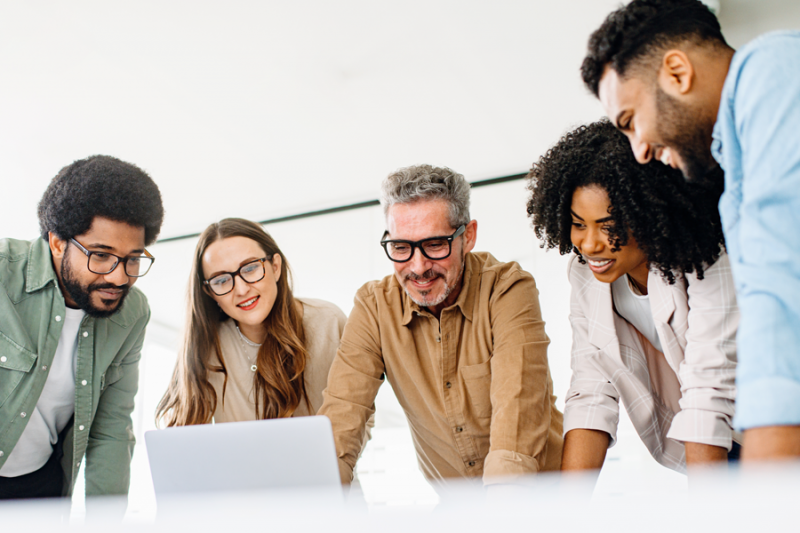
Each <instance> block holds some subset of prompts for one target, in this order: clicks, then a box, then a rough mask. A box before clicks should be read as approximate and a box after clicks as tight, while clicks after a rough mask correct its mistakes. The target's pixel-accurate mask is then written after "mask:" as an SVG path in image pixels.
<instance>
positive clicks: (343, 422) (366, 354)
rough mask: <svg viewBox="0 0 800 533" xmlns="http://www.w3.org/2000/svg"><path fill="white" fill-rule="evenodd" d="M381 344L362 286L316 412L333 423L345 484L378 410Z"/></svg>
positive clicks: (372, 311) (372, 309) (340, 468)
mask: <svg viewBox="0 0 800 533" xmlns="http://www.w3.org/2000/svg"><path fill="white" fill-rule="evenodd" d="M370 304H372V305H370ZM380 346H381V345H380V328H379V326H378V321H377V317H376V316H375V305H374V298H373V297H372V295H371V294H370V293H369V292H368V291H367V290H366V289H365V288H362V289H361V290H359V292H358V293H357V294H356V297H355V305H354V307H353V311H352V313H351V314H350V317H349V318H348V320H347V324H346V325H345V328H344V334H343V335H342V341H341V344H340V345H339V350H338V352H337V353H336V357H335V359H334V360H333V364H332V365H331V370H330V373H329V374H328V386H327V388H326V389H325V391H323V393H322V396H323V403H322V407H320V409H319V412H318V413H317V414H320V415H324V416H327V417H328V418H329V419H330V421H331V425H332V426H333V438H334V442H335V444H336V453H337V455H338V458H339V473H340V475H341V479H342V483H350V482H351V481H352V480H353V471H354V469H355V465H356V461H357V460H358V457H359V455H360V453H361V451H362V449H363V447H364V444H365V442H366V440H367V439H368V438H369V434H368V428H367V422H368V421H369V420H370V418H371V417H372V415H373V414H374V413H375V396H376V395H377V393H378V389H379V388H380V386H381V384H382V383H383V379H382V376H383V373H384V370H385V368H384V363H383V358H382V356H381V347H380Z"/></svg>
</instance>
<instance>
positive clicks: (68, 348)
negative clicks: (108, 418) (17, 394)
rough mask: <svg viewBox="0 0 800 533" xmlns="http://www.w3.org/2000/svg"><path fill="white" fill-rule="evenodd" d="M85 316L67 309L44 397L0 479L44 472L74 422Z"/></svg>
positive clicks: (81, 312)
mask: <svg viewBox="0 0 800 533" xmlns="http://www.w3.org/2000/svg"><path fill="white" fill-rule="evenodd" d="M85 314H86V313H84V312H83V311H82V310H80V309H70V308H67V309H66V314H65V317H64V326H63V328H62V329H61V337H59V339H58V346H57V347H56V353H55V355H54V356H53V362H52V364H51V365H50V373H49V374H48V375H47V381H46V382H45V384H44V388H43V389H42V394H41V396H39V401H38V402H36V407H35V408H34V409H33V412H32V413H28V415H27V416H29V417H30V420H28V425H27V426H25V430H24V431H23V432H22V435H21V436H20V438H19V441H17V444H16V445H15V446H14V449H13V450H11V454H10V455H9V456H8V460H7V461H6V463H5V464H4V465H3V467H2V468H0V476H4V477H17V476H22V475H25V474H30V473H31V472H35V471H36V470H39V469H40V468H42V467H43V466H44V465H45V463H46V462H47V460H48V459H49V458H50V456H51V455H52V454H53V446H54V445H55V444H56V443H57V442H58V434H59V433H61V431H62V430H63V429H64V428H65V427H67V423H68V422H69V420H70V418H72V415H73V413H74V412H75V368H76V365H77V359H76V353H77V347H78V330H79V329H80V327H81V322H82V321H83V317H84V315H85Z"/></svg>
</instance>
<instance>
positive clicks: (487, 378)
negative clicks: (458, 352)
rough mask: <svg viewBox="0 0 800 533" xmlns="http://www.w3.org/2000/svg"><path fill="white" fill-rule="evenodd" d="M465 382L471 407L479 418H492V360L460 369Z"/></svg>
mask: <svg viewBox="0 0 800 533" xmlns="http://www.w3.org/2000/svg"><path fill="white" fill-rule="evenodd" d="M459 372H460V373H461V379H463V380H464V387H465V388H466V393H467V397H468V399H469V405H470V406H471V407H472V411H473V413H474V414H475V416H476V417H477V418H490V417H491V416H492V400H491V389H492V360H491V359H489V360H488V361H485V362H483V363H478V364H477V365H469V366H462V367H461V368H460V369H459Z"/></svg>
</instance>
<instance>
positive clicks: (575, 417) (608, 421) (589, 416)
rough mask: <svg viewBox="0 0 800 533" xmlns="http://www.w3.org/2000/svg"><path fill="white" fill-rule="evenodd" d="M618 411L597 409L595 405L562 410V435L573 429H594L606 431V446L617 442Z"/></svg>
mask: <svg viewBox="0 0 800 533" xmlns="http://www.w3.org/2000/svg"><path fill="white" fill-rule="evenodd" d="M618 425H619V411H618V410H617V411H614V410H609V409H598V408H597V407H581V408H572V409H570V407H569V406H567V408H566V409H565V410H564V435H566V434H567V433H568V432H569V431H571V430H573V429H594V430H596V431H605V432H606V433H608V437H609V440H608V447H609V448H611V447H612V446H614V445H615V444H616V443H617V426H618Z"/></svg>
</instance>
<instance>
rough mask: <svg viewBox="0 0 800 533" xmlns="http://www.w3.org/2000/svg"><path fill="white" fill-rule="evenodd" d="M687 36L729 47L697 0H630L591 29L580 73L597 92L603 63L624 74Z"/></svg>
mask: <svg viewBox="0 0 800 533" xmlns="http://www.w3.org/2000/svg"><path fill="white" fill-rule="evenodd" d="M687 40H688V41H693V42H696V43H698V44H699V43H706V44H712V45H715V46H722V47H725V48H730V47H729V46H728V43H727V42H725V37H723V36H722V30H721V29H720V25H719V21H718V20H717V17H716V16H715V15H714V13H712V12H711V10H710V9H708V7H707V6H706V5H705V4H703V3H702V2H700V1H699V0H633V2H631V3H630V4H628V5H626V6H623V7H621V8H619V9H617V10H616V11H614V12H613V13H611V14H610V15H609V16H608V17H606V20H605V21H604V22H603V24H602V25H601V26H600V27H599V28H598V29H597V30H595V32H594V33H592V36H591V37H590V38H589V47H588V51H587V54H586V57H585V58H584V60H583V64H582V65H581V77H582V78H583V82H584V83H585V84H586V86H587V87H588V88H589V90H590V91H592V93H593V94H594V95H595V96H597V93H598V86H599V84H600V78H601V77H602V76H603V72H604V69H605V67H606V65H608V64H610V65H611V68H613V69H614V70H615V71H616V72H617V74H618V75H619V76H620V77H624V76H625V74H626V72H627V71H628V68H629V67H630V66H631V65H632V64H634V63H638V62H640V61H642V60H646V59H648V58H650V57H652V55H653V54H654V53H656V52H660V51H663V50H665V49H666V48H668V47H671V46H674V45H675V44H677V43H678V42H682V41H687ZM654 74H655V72H654Z"/></svg>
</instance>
